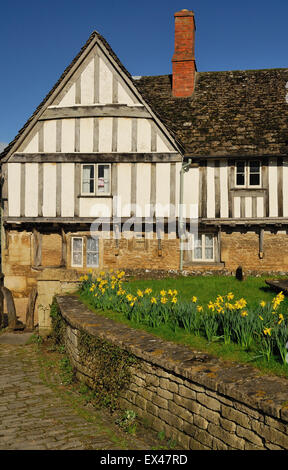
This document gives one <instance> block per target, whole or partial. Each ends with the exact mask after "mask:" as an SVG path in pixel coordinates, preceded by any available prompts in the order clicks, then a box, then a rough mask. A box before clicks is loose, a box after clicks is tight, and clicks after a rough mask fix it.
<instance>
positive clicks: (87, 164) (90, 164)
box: [81, 163, 112, 197]
mask: <svg viewBox="0 0 288 470" xmlns="http://www.w3.org/2000/svg"><path fill="white" fill-rule="evenodd" d="M85 166H93V167H94V192H88V193H86V192H84V191H83V170H84V167H85ZM99 166H108V167H109V191H108V192H99V191H98V188H97V186H98V185H97V181H98V167H99ZM111 190H112V189H111V163H82V164H81V196H94V197H101V196H111Z"/></svg>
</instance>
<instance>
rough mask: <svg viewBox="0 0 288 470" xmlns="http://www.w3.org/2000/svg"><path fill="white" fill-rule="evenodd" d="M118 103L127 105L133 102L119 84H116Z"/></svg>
mask: <svg viewBox="0 0 288 470" xmlns="http://www.w3.org/2000/svg"><path fill="white" fill-rule="evenodd" d="M118 103H121V104H127V105H132V104H133V100H132V99H131V98H130V95H129V94H128V92H127V91H126V90H125V89H124V87H123V86H122V85H121V83H120V82H118Z"/></svg>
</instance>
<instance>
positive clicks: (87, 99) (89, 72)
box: [81, 58, 94, 104]
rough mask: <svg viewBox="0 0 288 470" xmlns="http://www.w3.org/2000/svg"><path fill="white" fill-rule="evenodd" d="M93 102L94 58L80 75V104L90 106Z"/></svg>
mask: <svg viewBox="0 0 288 470" xmlns="http://www.w3.org/2000/svg"><path fill="white" fill-rule="evenodd" d="M93 101H94V58H92V59H91V60H90V62H89V64H88V65H87V67H86V68H85V70H83V72H82V74H81V104H92V103H93Z"/></svg>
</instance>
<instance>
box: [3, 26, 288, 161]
mask: <svg viewBox="0 0 288 470" xmlns="http://www.w3.org/2000/svg"><path fill="white" fill-rule="evenodd" d="M95 37H97V38H98V40H99V41H100V42H102V43H103V45H104V46H105V47H106V48H107V50H108V52H109V54H110V55H111V56H112V57H113V59H114V60H115V61H116V63H117V64H118V66H119V67H120V69H121V70H122V71H123V72H124V73H125V74H126V75H127V77H129V78H130V79H131V80H133V79H132V77H131V75H130V73H129V72H128V71H127V70H126V69H125V67H124V66H123V64H122V63H121V62H120V60H119V59H118V57H117V56H116V54H115V53H114V52H113V50H112V49H111V47H110V45H109V44H108V43H107V41H106V40H105V39H104V38H103V36H101V34H99V33H98V32H97V31H93V33H92V34H91V35H90V37H89V39H88V41H87V42H86V44H85V45H84V46H83V47H82V49H81V50H80V52H79V53H78V54H77V56H76V57H75V58H74V59H73V61H72V62H71V63H70V65H69V66H68V67H67V68H66V69H65V71H64V72H63V74H62V75H61V77H60V78H59V80H58V81H57V83H56V84H55V85H54V87H53V88H52V90H51V91H50V92H49V93H48V95H47V96H46V97H45V98H44V100H43V101H42V102H41V103H40V105H39V106H38V107H37V109H36V110H35V112H34V113H33V114H32V116H31V117H30V118H29V119H28V121H27V122H26V124H25V125H24V126H23V127H22V129H21V130H20V131H19V132H18V134H17V136H16V137H15V139H14V140H13V141H12V142H10V144H9V145H8V146H7V147H6V148H5V150H4V151H3V152H2V153H0V159H1V158H3V157H4V156H5V155H7V153H8V152H9V151H10V149H11V148H12V147H13V145H14V144H15V142H16V141H17V140H18V139H19V137H20V136H21V135H22V134H23V132H24V131H25V129H26V128H27V127H28V125H29V124H30V123H31V121H32V120H33V118H34V117H35V116H36V115H37V113H38V112H39V111H40V110H41V108H42V107H43V105H44V104H45V103H46V102H47V100H48V99H49V98H50V96H51V95H52V94H53V93H54V91H55V90H56V89H57V87H58V86H59V85H60V83H61V82H62V80H63V79H64V77H65V76H66V75H67V73H68V72H69V71H70V70H71V68H72V67H73V65H74V64H75V63H76V62H77V60H78V59H79V57H80V56H81V54H82V53H83V52H84V51H85V50H86V49H87V47H88V46H89V44H90V43H91V41H93V40H94V38H95ZM133 82H134V85H135V86H136V88H137V89H138V90H139V92H140V93H141V94H142V96H143V98H144V100H145V101H146V102H147V103H148V104H149V105H150V106H151V108H152V110H153V112H154V113H155V115H156V116H157V117H159V118H160V120H161V121H162V123H163V124H164V125H165V126H166V128H167V129H168V131H170V132H171V134H172V136H173V137H174V138H175V139H176V141H177V143H178V144H180V146H181V148H183V149H184V150H185V153H186V154H189V155H190V154H191V155H194V156H217V155H219V156H220V155H232V156H233V155H235V156H236V155H287V154H288V103H287V102H286V95H287V93H288V89H287V88H286V84H287V82H288V69H266V70H246V71H229V72H197V74H196V84H195V90H194V93H193V95H192V96H191V97H189V98H174V97H173V96H172V93H171V82H172V76H171V75H161V76H151V77H141V78H138V79H137V80H136V79H134V80H133Z"/></svg>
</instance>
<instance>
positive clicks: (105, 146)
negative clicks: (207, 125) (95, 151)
mask: <svg viewBox="0 0 288 470" xmlns="http://www.w3.org/2000/svg"><path fill="white" fill-rule="evenodd" d="M99 152H112V118H106V117H105V118H99Z"/></svg>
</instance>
